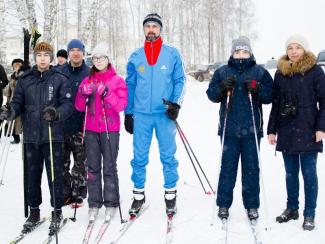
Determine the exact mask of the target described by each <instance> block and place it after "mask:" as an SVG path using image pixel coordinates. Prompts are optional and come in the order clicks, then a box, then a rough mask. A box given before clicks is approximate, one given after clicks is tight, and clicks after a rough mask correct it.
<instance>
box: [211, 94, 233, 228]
mask: <svg viewBox="0 0 325 244" xmlns="http://www.w3.org/2000/svg"><path fill="white" fill-rule="evenodd" d="M230 96H232V91H228V92H227V101H226V112H225V118H224V121H223V129H222V137H221V149H220V154H219V160H218V165H217V169H218V174H217V180H216V194H215V198H214V202H213V204H212V215H211V216H212V217H211V223H210V225H211V226H212V225H213V224H214V221H215V216H216V214H215V212H216V206H217V196H218V194H217V192H218V186H219V177H220V171H221V165H222V155H223V148H224V144H225V135H226V126H227V117H228V112H229V102H230Z"/></svg>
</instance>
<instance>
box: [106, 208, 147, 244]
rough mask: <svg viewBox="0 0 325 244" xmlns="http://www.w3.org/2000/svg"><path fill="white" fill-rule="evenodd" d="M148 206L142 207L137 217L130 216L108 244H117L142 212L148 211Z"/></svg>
mask: <svg viewBox="0 0 325 244" xmlns="http://www.w3.org/2000/svg"><path fill="white" fill-rule="evenodd" d="M148 207H149V205H147V206H144V207H143V208H142V209H141V210H140V212H139V213H138V214H137V215H131V216H130V217H129V220H128V221H127V222H125V223H123V224H122V227H121V229H120V231H119V233H118V235H117V237H116V238H115V239H114V240H113V241H111V242H110V244H115V243H117V242H118V241H119V240H120V239H121V238H122V237H123V236H124V235H125V233H126V232H127V230H128V229H130V227H131V226H132V225H133V223H134V222H135V221H136V220H137V219H138V218H139V217H140V216H141V215H142V214H143V212H144V211H146V210H147V209H148Z"/></svg>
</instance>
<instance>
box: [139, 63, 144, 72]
mask: <svg viewBox="0 0 325 244" xmlns="http://www.w3.org/2000/svg"><path fill="white" fill-rule="evenodd" d="M138 71H139V72H141V73H143V72H144V66H143V65H141V66H139V68H138Z"/></svg>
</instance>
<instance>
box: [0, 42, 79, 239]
mask: <svg viewBox="0 0 325 244" xmlns="http://www.w3.org/2000/svg"><path fill="white" fill-rule="evenodd" d="M34 59H35V61H36V65H35V66H34V67H33V68H32V69H31V70H29V71H26V72H25V73H24V74H23V75H22V76H20V79H19V81H18V82H17V86H16V90H15V94H14V97H13V99H12V101H11V102H10V106H3V107H1V112H0V117H1V118H2V119H6V120H13V119H15V118H16V117H17V116H21V118H22V121H23V133H24V150H25V161H26V163H27V167H28V205H29V206H30V216H29V217H28V219H27V221H26V222H25V224H24V230H23V232H28V231H30V230H32V229H33V228H34V227H35V226H36V225H37V223H38V222H39V221H40V209H39V206H40V204H41V203H42V193H41V181H42V171H43V165H44V161H45V166H46V171H47V178H48V184H49V188H50V193H51V205H52V206H53V208H54V211H52V219H51V224H50V235H53V234H54V233H55V232H56V231H57V229H58V227H59V225H60V222H61V221H62V218H63V217H62V211H61V207H62V205H63V197H62V196H63V187H62V169H61V164H60V161H61V158H62V142H63V122H64V121H65V120H66V119H67V118H68V117H69V116H70V115H71V113H72V108H73V104H72V102H71V94H70V92H71V91H70V90H71V89H70V87H69V83H68V80H67V77H65V76H64V75H63V74H61V73H59V72H58V71H56V70H55V69H53V68H51V67H50V62H51V61H52V60H53V48H52V46H51V45H50V44H48V43H46V42H40V43H38V44H37V45H36V46H35V49H34ZM49 126H51V128H52V133H51V136H52V142H53V143H52V144H53V146H52V148H53V154H52V155H50V134H49ZM51 157H52V158H53V170H54V172H53V173H54V174H53V175H54V181H53V179H52V172H51V161H50V158H51ZM52 181H53V185H54V187H55V191H54V189H52ZM53 194H54V195H53ZM54 197H55V206H54V201H53V198H54Z"/></svg>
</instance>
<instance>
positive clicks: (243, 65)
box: [228, 55, 256, 73]
mask: <svg viewBox="0 0 325 244" xmlns="http://www.w3.org/2000/svg"><path fill="white" fill-rule="evenodd" d="M255 64H256V61H255V57H254V55H252V56H250V57H249V58H240V59H237V58H233V56H231V57H230V58H229V60H228V65H229V66H231V67H233V68H235V69H236V70H238V72H240V73H242V72H244V71H245V70H246V69H247V68H250V67H252V66H253V65H255Z"/></svg>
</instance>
